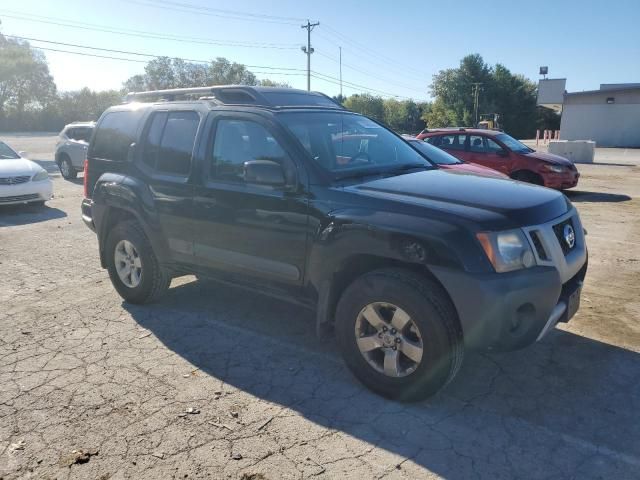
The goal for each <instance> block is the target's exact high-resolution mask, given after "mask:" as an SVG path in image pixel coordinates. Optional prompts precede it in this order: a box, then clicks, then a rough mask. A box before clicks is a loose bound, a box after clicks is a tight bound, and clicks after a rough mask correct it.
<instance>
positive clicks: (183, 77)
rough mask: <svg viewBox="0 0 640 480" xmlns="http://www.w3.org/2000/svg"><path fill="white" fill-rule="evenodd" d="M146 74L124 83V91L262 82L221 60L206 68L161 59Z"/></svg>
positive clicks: (203, 65)
mask: <svg viewBox="0 0 640 480" xmlns="http://www.w3.org/2000/svg"><path fill="white" fill-rule="evenodd" d="M144 72H145V73H144V74H142V75H134V76H133V77H131V78H129V79H128V80H127V81H126V82H124V89H125V90H126V91H129V92H135V91H138V92H139V91H144V90H163V89H167V88H181V87H206V86H209V85H259V84H260V80H258V78H257V77H256V76H255V75H254V74H253V73H251V72H250V71H249V70H248V69H247V67H246V66H244V65H242V64H240V63H235V62H230V61H229V60H227V59H226V58H222V57H219V58H216V59H215V60H213V61H211V62H210V63H207V64H202V63H191V62H185V61H184V60H181V59H179V58H169V57H158V58H155V59H153V60H151V61H150V62H149V63H147V65H146V66H145V67H144ZM271 83H275V82H271Z"/></svg>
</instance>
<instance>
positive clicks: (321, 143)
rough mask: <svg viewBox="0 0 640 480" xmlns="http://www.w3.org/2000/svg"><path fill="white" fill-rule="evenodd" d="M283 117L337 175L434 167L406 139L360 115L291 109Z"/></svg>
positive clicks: (322, 163)
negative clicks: (292, 110) (294, 110)
mask: <svg viewBox="0 0 640 480" xmlns="http://www.w3.org/2000/svg"><path fill="white" fill-rule="evenodd" d="M280 118H281V119H282V121H283V123H284V124H285V125H286V126H287V127H288V129H289V130H290V131H291V132H292V133H293V134H294V135H295V137H296V138H297V139H298V140H299V141H300V143H301V144H302V145H303V146H304V148H305V149H306V150H307V152H309V154H310V155H311V157H312V158H313V159H314V160H315V161H316V162H317V163H318V165H320V166H321V167H322V168H323V169H324V170H327V171H328V172H330V173H331V174H332V175H333V176H334V177H335V178H345V177H350V176H359V175H363V174H366V175H369V174H376V173H387V172H393V171H396V170H397V171H403V170H407V169H411V168H424V167H430V166H431V165H430V164H429V163H428V162H427V161H425V159H424V158H423V157H422V156H421V155H420V154H419V153H418V152H416V151H415V150H414V149H413V148H411V147H410V146H409V145H407V143H406V142H405V141H404V140H402V139H400V138H399V137H397V136H396V135H394V134H393V133H392V132H391V131H389V130H387V129H386V128H384V127H381V126H380V125H378V124H377V123H375V122H373V121H372V120H369V119H368V118H366V117H362V116H360V115H355V114H352V113H348V112H290V113H282V114H281V115H280Z"/></svg>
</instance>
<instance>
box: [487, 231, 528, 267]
mask: <svg viewBox="0 0 640 480" xmlns="http://www.w3.org/2000/svg"><path fill="white" fill-rule="evenodd" d="M476 236H477V237H478V241H479V242H480V245H482V248H483V249H484V252H485V253H486V254H487V258H488V259H489V261H490V262H491V264H492V265H493V268H495V270H496V272H499V273H502V272H511V271H513V270H519V269H521V268H529V267H532V266H533V265H534V264H535V257H534V256H533V251H532V250H531V245H529V242H528V241H527V238H526V237H525V236H524V233H523V232H522V230H519V229H518V230H508V231H506V232H487V233H478V234H476Z"/></svg>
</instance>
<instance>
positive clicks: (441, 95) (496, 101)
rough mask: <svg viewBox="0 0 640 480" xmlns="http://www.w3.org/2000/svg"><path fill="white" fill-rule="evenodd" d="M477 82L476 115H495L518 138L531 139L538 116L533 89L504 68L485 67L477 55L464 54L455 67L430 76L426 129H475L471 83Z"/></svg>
mask: <svg viewBox="0 0 640 480" xmlns="http://www.w3.org/2000/svg"><path fill="white" fill-rule="evenodd" d="M474 83H480V84H481V86H480V95H479V99H478V100H479V101H478V113H479V114H482V113H497V114H499V115H500V119H501V126H502V128H503V129H504V130H506V131H507V132H509V133H510V134H511V135H513V136H515V137H518V138H531V137H532V136H533V134H534V133H535V128H536V122H537V121H538V116H539V113H538V111H537V109H536V86H535V84H534V83H533V82H532V81H531V80H529V79H527V78H525V77H524V76H523V75H514V74H512V73H511V72H510V71H509V69H508V68H506V67H505V66H504V65H501V64H496V65H495V66H494V67H491V66H489V65H487V64H486V63H485V62H484V60H483V59H482V57H481V56H480V55H478V54H473V55H467V56H466V57H464V58H463V59H462V60H461V61H460V66H459V67H458V68H451V69H447V70H441V71H440V72H438V73H437V74H436V75H434V77H433V83H432V85H431V91H432V93H433V95H434V97H435V98H436V101H435V102H434V104H433V108H432V109H431V111H430V112H429V113H428V114H427V115H426V116H425V120H426V121H427V126H428V127H429V128H436V127H453V126H462V127H464V126H467V127H469V126H475V119H474V96H473V84H474Z"/></svg>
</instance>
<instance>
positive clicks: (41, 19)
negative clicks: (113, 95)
mask: <svg viewBox="0 0 640 480" xmlns="http://www.w3.org/2000/svg"><path fill="white" fill-rule="evenodd" d="M3 11H7V10H0V12H3ZM12 13H13V12H12ZM17 13H18V15H14V14H6V13H3V14H2V16H4V17H7V18H13V19H16V20H23V21H27V22H37V23H45V24H49V25H57V26H61V27H69V28H77V29H81V30H89V31H96V32H103V33H113V34H116V35H126V36H131V37H140V38H152V39H156V40H169V41H177V42H184V43H195V44H204V45H219V46H230V47H241V48H271V49H277V50H293V49H297V48H298V45H297V44H284V43H281V44H278V43H258V42H255V43H254V42H234V41H228V40H227V41H225V40H216V39H207V38H203V37H188V36H181V35H171V34H159V33H154V32H147V31H142V30H128V29H122V28H120V29H118V28H112V27H107V26H104V25H98V24H91V23H84V22H83V23H82V24H80V25H77V23H80V22H75V21H72V20H65V19H60V18H56V17H45V16H40V15H28V16H27V15H24V14H22V13H20V12H17Z"/></svg>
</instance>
